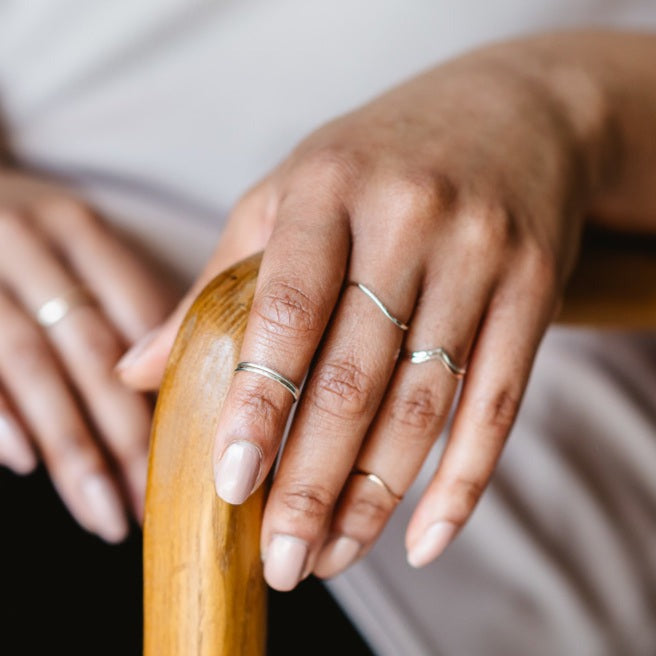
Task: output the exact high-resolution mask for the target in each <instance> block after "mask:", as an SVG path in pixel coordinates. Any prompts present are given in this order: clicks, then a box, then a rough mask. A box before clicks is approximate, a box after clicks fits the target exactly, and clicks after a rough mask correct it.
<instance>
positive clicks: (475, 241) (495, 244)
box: [463, 208, 515, 254]
mask: <svg viewBox="0 0 656 656" xmlns="http://www.w3.org/2000/svg"><path fill="white" fill-rule="evenodd" d="M463 230H464V235H463V239H464V242H465V246H466V248H467V250H469V251H471V252H473V253H475V254H481V253H490V251H491V249H499V248H507V247H509V246H510V245H511V244H512V243H513V241H514V238H515V223H514V221H513V218H512V215H511V214H510V213H509V212H507V211H506V210H504V209H498V208H487V209H484V210H479V211H473V212H471V214H470V215H469V217H468V220H466V221H463Z"/></svg>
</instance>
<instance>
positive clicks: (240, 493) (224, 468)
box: [214, 442, 262, 504]
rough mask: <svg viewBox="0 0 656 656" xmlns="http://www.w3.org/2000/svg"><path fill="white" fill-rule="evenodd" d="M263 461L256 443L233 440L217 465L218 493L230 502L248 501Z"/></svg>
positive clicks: (215, 479)
mask: <svg viewBox="0 0 656 656" xmlns="http://www.w3.org/2000/svg"><path fill="white" fill-rule="evenodd" d="M261 462H262V454H261V453H260V450H259V449H258V448H257V447H256V446H255V445H254V444H251V442H233V443H232V444H231V445H230V446H229V447H228V448H227V449H226V450H225V451H224V452H223V456H221V460H219V462H218V464H217V466H216V471H215V474H214V485H215V486H216V493H217V494H218V495H219V496H220V497H221V498H222V499H223V500H224V501H227V502H228V503H233V504H239V503H243V502H244V501H246V499H248V497H249V495H250V493H251V492H252V491H253V487H254V486H255V481H256V480H257V475H258V474H259V473H260V464H261Z"/></svg>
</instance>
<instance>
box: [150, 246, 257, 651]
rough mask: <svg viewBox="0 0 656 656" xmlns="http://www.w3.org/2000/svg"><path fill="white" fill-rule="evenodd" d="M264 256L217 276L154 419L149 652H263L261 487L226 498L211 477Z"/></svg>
mask: <svg viewBox="0 0 656 656" xmlns="http://www.w3.org/2000/svg"><path fill="white" fill-rule="evenodd" d="M258 265H259V256H256V257H253V258H250V259H248V260H245V261H244V262H242V263H240V264H238V265H236V266H234V267H232V268H231V269H230V270H228V271H226V272H225V273H223V274H221V275H219V276H218V277H217V278H215V279H214V281H212V282H211V283H210V284H209V285H208V287H206V288H205V290H204V291H203V292H202V293H201V295H200V296H199V297H198V299H197V300H196V302H195V303H194V305H193V307H192V308H191V309H190V311H189V313H188V315H187V317H186V319H185V321H184V324H183V325H182V327H181V329H180V332H179V334H178V338H177V341H176V343H175V346H174V348H173V351H172V353H171V356H170V358H169V364H168V367H167V371H166V374H165V378H164V381H163V384H162V387H161V390H160V395H159V399H158V403H157V409H156V414H155V420H154V424H153V434H152V445H151V455H150V466H149V475H148V492H147V499H146V516H145V523H144V577H145V584H144V614H145V617H144V622H145V625H144V631H145V637H144V653H145V654H146V655H147V656H256V655H257V656H259V655H261V654H263V653H264V645H265V627H266V604H265V601H266V590H265V586H264V581H263V578H262V565H261V561H260V549H259V532H260V523H261V515H262V501H263V493H262V491H260V492H258V493H256V494H255V495H253V496H252V497H251V498H250V499H249V501H248V502H247V503H245V504H244V505H243V506H240V507H235V506H231V505H229V504H226V503H224V502H222V501H221V500H220V499H219V498H218V497H217V496H216V494H215V492H214V484H213V480H212V458H211V450H212V441H213V438H214V431H215V427H216V422H217V416H218V413H219V410H220V408H221V404H222V402H223V398H224V396H225V394H226V391H227V388H228V384H229V382H230V380H231V378H232V371H233V369H234V368H235V366H236V364H237V356H238V354H239V348H240V346H241V341H242V337H243V332H244V327H245V325H246V317H247V315H248V311H249V309H250V304H251V299H252V296H253V290H254V286H255V280H256V276H257V270H258Z"/></svg>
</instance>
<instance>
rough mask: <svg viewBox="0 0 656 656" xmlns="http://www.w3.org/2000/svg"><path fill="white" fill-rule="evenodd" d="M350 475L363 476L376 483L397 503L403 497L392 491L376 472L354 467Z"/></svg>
mask: <svg viewBox="0 0 656 656" xmlns="http://www.w3.org/2000/svg"><path fill="white" fill-rule="evenodd" d="M351 476H364V477H365V478H366V479H367V480H368V481H371V482H372V483H375V484H376V485H378V487H381V488H383V490H385V492H387V494H389V495H390V496H391V497H392V498H393V499H394V500H395V501H396V502H397V503H398V502H399V501H401V500H402V499H403V497H402V496H399V495H398V494H396V493H395V492H393V491H392V490H391V489H390V486H389V485H388V484H387V483H385V481H384V480H383V479H382V478H381V477H380V476H377V475H376V474H373V473H371V472H368V471H364V469H354V470H353V471H352V472H351Z"/></svg>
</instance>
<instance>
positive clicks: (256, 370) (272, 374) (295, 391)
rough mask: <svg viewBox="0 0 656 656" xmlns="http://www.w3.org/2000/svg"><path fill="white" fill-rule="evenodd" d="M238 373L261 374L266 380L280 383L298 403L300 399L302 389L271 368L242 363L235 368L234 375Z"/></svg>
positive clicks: (253, 363) (252, 363)
mask: <svg viewBox="0 0 656 656" xmlns="http://www.w3.org/2000/svg"><path fill="white" fill-rule="evenodd" d="M238 371H249V372H250V373H252V374H259V375H260V376H265V377H266V378H270V379H271V380H275V381H276V383H280V385H282V386H283V387H284V388H285V389H286V390H287V391H288V392H289V393H290V394H291V395H292V396H293V397H294V401H298V397H299V396H300V394H301V391H300V389H299V388H298V386H297V385H295V384H294V383H292V381H291V380H289V378H286V377H285V376H283V375H282V374H281V373H278V372H277V371H275V370H273V369H269V367H265V366H264V365H261V364H255V362H240V363H239V364H238V365H237V366H236V367H235V371H234V373H237V372H238Z"/></svg>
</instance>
